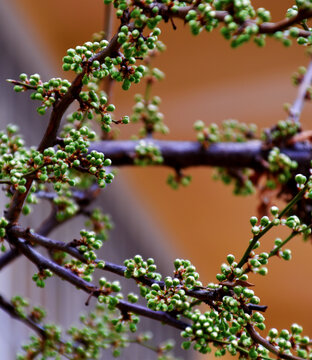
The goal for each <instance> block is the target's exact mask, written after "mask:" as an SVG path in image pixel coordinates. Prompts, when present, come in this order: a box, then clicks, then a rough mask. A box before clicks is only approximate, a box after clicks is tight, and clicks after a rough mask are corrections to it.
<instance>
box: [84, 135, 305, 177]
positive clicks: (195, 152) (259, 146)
mask: <svg viewBox="0 0 312 360" xmlns="http://www.w3.org/2000/svg"><path fill="white" fill-rule="evenodd" d="M148 141H149V142H150V143H151V144H153V145H155V146H157V147H158V148H159V150H160V152H161V155H162V157H163V162H162V163H161V164H160V165H162V166H168V167H172V168H174V169H176V168H178V169H183V168H187V167H193V166H217V167H231V168H250V169H254V170H257V171H260V172H261V171H265V170H266V169H265V167H264V165H263V162H262V160H266V159H267V154H268V152H269V150H266V149H264V148H263V143H262V142H261V141H260V140H252V141H247V142H243V143H238V142H220V143H214V144H211V145H209V147H208V148H204V147H203V146H202V145H201V144H200V143H199V142H197V141H168V140H166V141H164V140H152V139H149V140H148ZM138 144H139V141H131V140H116V141H110V140H106V141H98V142H93V143H91V144H90V147H89V151H90V152H91V151H92V150H96V151H99V152H103V153H104V154H105V156H106V157H108V158H110V159H111V160H112V164H113V166H129V165H134V159H135V154H136V152H135V148H136V146H137V145H138ZM280 150H281V152H282V153H284V154H286V155H287V156H289V157H290V158H291V159H292V160H295V161H296V162H297V163H298V168H297V170H298V171H303V172H304V173H307V172H308V169H309V166H310V160H311V157H312V146H310V145H307V144H303V143H296V144H294V145H293V146H291V147H287V148H286V147H284V148H281V149H280Z"/></svg>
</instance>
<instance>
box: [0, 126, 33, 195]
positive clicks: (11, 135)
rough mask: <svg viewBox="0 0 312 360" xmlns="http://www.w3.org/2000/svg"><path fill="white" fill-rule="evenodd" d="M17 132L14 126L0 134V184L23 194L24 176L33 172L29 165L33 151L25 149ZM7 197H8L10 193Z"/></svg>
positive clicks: (24, 189)
mask: <svg viewBox="0 0 312 360" xmlns="http://www.w3.org/2000/svg"><path fill="white" fill-rule="evenodd" d="M17 132H18V127H17V126H15V125H8V126H7V129H6V132H4V131H1V132H0V169H1V170H0V182H1V183H5V184H9V185H11V186H12V187H13V188H14V189H15V190H17V191H19V192H21V193H24V192H26V187H25V184H26V179H25V176H26V175H27V174H28V172H31V170H33V168H32V167H31V166H29V164H30V162H31V159H32V156H33V154H34V152H35V150H33V149H26V148H25V147H24V140H23V139H22V138H21V136H19V135H18V134H17ZM7 195H8V196H10V192H8V193H7Z"/></svg>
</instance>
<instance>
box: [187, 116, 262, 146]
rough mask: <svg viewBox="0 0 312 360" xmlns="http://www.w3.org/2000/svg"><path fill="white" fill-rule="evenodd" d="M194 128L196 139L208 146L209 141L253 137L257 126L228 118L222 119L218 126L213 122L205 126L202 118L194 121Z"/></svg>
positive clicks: (234, 140) (245, 139) (235, 140)
mask: <svg viewBox="0 0 312 360" xmlns="http://www.w3.org/2000/svg"><path fill="white" fill-rule="evenodd" d="M194 130H195V131H196V132H197V140H198V141H199V142H200V143H202V144H203V145H204V146H208V145H209V144H210V143H215V142H221V141H222V142H225V141H231V142H244V141H247V140H250V139H253V138H255V133H256V131H257V126H256V125H255V124H246V123H241V122H239V121H237V120H234V119H230V120H225V121H223V122H222V125H221V128H220V127H219V126H218V125H217V124H215V123H212V124H210V125H209V126H206V125H205V123H204V122H203V121H202V120H197V121H196V122H195V123H194Z"/></svg>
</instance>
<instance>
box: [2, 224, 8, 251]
mask: <svg viewBox="0 0 312 360" xmlns="http://www.w3.org/2000/svg"><path fill="white" fill-rule="evenodd" d="M8 224H9V222H8V220H7V219H6V218H4V217H1V218H0V244H1V251H2V252H5V250H6V249H5V245H4V243H3V240H4V237H5V228H6V227H7V226H8Z"/></svg>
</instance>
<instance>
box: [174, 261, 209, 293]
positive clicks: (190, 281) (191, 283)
mask: <svg viewBox="0 0 312 360" xmlns="http://www.w3.org/2000/svg"><path fill="white" fill-rule="evenodd" d="M173 264H174V268H175V271H174V278H177V279H180V282H181V285H183V286H184V287H186V288H189V289H191V288H193V287H200V286H202V283H201V282H200V281H199V274H198V272H197V271H196V268H195V266H194V265H192V264H191V262H190V261H189V260H184V259H176V260H175V261H174V263H173Z"/></svg>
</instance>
